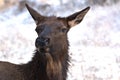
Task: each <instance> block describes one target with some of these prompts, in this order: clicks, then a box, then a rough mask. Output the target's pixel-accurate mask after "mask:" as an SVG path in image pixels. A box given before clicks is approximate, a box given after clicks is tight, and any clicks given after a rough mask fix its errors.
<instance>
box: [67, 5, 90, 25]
mask: <svg viewBox="0 0 120 80" xmlns="http://www.w3.org/2000/svg"><path fill="white" fill-rule="evenodd" d="M89 9H90V7H87V8H85V9H83V10H82V11H79V12H76V13H74V14H72V15H70V16H68V17H67V18H66V19H67V22H68V25H69V26H70V27H73V26H75V25H77V24H79V23H80V22H81V21H82V20H83V18H84V16H85V15H86V13H87V12H88V11H89Z"/></svg>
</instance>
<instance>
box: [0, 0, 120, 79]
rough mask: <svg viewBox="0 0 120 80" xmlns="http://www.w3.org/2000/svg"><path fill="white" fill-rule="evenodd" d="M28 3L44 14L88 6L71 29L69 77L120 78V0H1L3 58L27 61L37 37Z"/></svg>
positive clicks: (0, 50)
mask: <svg viewBox="0 0 120 80" xmlns="http://www.w3.org/2000/svg"><path fill="white" fill-rule="evenodd" d="M25 3H28V4H29V5H30V6H31V7H33V8H34V9H35V10H37V11H38V12H39V13H41V14H42V15H45V16H50V15H56V16H61V17H64V16H68V15H70V14H72V13H74V12H76V11H80V10H82V9H84V8H85V7H87V6H90V7H91V9H90V11H89V12H88V13H87V15H86V16H85V18H84V19H83V21H82V22H81V23H80V24H79V25H77V26H75V27H73V28H72V29H71V30H70V31H69V33H68V39H69V42H70V48H69V54H70V56H71V63H70V67H69V72H68V80H120V0H0V60H1V61H9V62H12V63H16V64H21V63H27V62H28V61H30V60H31V57H32V56H33V53H34V50H35V46H34V42H35V39H36V37H37V34H36V32H35V26H36V25H35V23H34V21H33V19H32V18H31V16H30V14H29V13H28V11H27V9H26V8H25V5H24V4H25Z"/></svg>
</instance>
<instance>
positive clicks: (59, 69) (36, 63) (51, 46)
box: [0, 4, 89, 80]
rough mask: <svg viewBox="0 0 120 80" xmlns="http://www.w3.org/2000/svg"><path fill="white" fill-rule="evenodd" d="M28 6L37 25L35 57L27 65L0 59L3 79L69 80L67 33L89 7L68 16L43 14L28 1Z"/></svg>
mask: <svg viewBox="0 0 120 80" xmlns="http://www.w3.org/2000/svg"><path fill="white" fill-rule="evenodd" d="M26 7H27V9H28V11H29V12H30V14H31V16H32V18H33V19H34V21H35V23H36V26H37V27H36V32H37V34H38V37H37V39H36V42H35V46H36V50H35V52H34V56H33V58H32V60H31V61H30V62H28V63H27V64H21V65H16V64H12V63H9V62H0V80H66V78H67V71H68V66H69V54H68V46H69V43H68V40H67V32H68V31H69V29H70V28H71V27H73V25H74V26H75V25H77V24H78V23H80V22H81V21H82V19H83V17H84V16H85V14H86V13H87V12H88V10H89V7H87V8H86V9H84V10H82V11H80V12H77V13H75V14H73V15H70V16H68V17H65V18H60V17H55V16H51V17H46V16H42V15H41V14H39V13H38V12H37V11H35V10H34V9H32V8H31V7H29V6H28V5H27V4H26Z"/></svg>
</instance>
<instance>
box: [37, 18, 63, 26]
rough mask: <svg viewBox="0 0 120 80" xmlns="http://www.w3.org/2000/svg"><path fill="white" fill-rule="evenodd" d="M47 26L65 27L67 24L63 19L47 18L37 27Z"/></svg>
mask: <svg viewBox="0 0 120 80" xmlns="http://www.w3.org/2000/svg"><path fill="white" fill-rule="evenodd" d="M41 26H46V27H55V28H56V27H65V24H64V23H63V22H62V21H61V20H57V19H47V20H45V21H44V22H42V23H40V24H38V25H37V27H41Z"/></svg>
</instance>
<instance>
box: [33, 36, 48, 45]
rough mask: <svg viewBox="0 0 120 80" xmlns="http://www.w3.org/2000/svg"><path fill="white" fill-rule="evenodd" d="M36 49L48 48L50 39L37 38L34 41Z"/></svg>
mask: <svg viewBox="0 0 120 80" xmlns="http://www.w3.org/2000/svg"><path fill="white" fill-rule="evenodd" d="M35 43H36V47H38V46H40V47H45V46H48V45H49V43H50V38H48V37H46V38H45V37H38V38H37V39H36V42H35Z"/></svg>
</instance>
